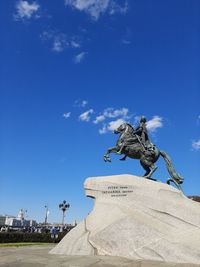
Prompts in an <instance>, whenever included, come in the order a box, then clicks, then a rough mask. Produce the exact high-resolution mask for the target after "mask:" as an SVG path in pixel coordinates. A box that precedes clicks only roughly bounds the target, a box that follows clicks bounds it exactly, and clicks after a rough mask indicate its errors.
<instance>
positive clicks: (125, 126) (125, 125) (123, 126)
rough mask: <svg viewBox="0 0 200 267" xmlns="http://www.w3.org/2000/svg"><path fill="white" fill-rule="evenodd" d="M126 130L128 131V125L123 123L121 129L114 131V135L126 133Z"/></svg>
mask: <svg viewBox="0 0 200 267" xmlns="http://www.w3.org/2000/svg"><path fill="white" fill-rule="evenodd" d="M126 129H127V123H122V124H121V125H120V126H119V127H117V128H116V129H115V130H114V133H115V134H119V133H122V132H123V131H125V130H126Z"/></svg>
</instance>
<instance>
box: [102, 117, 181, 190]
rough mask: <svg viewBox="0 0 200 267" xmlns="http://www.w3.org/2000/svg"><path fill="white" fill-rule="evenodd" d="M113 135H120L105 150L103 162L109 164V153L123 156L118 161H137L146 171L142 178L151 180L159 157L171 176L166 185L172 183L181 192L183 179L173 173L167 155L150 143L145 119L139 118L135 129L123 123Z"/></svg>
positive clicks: (173, 170)
mask: <svg viewBox="0 0 200 267" xmlns="http://www.w3.org/2000/svg"><path fill="white" fill-rule="evenodd" d="M114 133H115V134H120V136H119V139H118V141H117V143H116V146H115V147H112V148H109V149H108V150H107V152H106V154H105V155H104V161H107V162H111V159H110V156H109V154H110V153H116V154H124V157H123V158H121V159H120V160H125V159H126V157H129V158H132V159H139V160H140V164H141V165H142V167H143V168H144V169H145V171H146V173H145V174H144V177H145V178H148V179H151V176H152V174H153V173H154V172H155V170H156V169H157V167H156V166H155V165H154V163H155V162H156V161H157V160H158V158H159V156H160V155H161V156H162V157H163V158H164V160H165V163H166V165H167V170H168V172H169V174H170V176H171V178H169V179H168V180H167V183H168V184H170V182H173V183H174V184H175V185H176V186H177V187H178V188H179V189H180V190H181V184H182V183H183V178H182V177H181V176H180V175H179V174H178V173H177V172H176V171H175V169H174V167H173V166H172V163H171V160H170V157H169V156H168V155H167V153H165V152H164V151H162V150H159V149H158V148H157V147H156V146H155V145H154V144H152V143H151V142H150V139H149V136H148V132H147V128H146V118H145V117H141V119H140V124H139V126H138V127H137V128H136V129H134V127H133V126H132V125H131V124H130V123H123V124H122V125H120V126H119V127H118V128H117V129H115V130H114Z"/></svg>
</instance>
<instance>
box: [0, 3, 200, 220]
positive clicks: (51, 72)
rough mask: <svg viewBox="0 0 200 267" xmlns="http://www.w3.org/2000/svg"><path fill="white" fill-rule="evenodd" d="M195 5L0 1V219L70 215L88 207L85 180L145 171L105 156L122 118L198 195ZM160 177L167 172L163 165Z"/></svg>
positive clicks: (199, 79) (199, 39)
mask: <svg viewBox="0 0 200 267" xmlns="http://www.w3.org/2000/svg"><path fill="white" fill-rule="evenodd" d="M199 11H200V2H199V0H193V1H189V0H180V1H179V0H175V1H174V0H173V1H172V0H168V1H160V0H148V1H144V0H140V1H139V0H133V1H132V0H131V1H130V0H127V1H117V0H101V1H100V0H98V1H97V0H96V1H94V0H66V1H64V0H60V1H56V3H55V1H53V0H49V1H44V0H37V1H29V0H27V1H25V0H20V1H18V0H17V1H16V0H12V1H1V3H0V12H1V25H4V26H3V27H1V29H0V33H1V36H3V38H2V41H1V43H0V53H1V65H0V66H1V67H0V73H1V74H0V75H1V79H0V88H1V98H0V99H1V100H0V101H1V102H0V114H1V116H0V122H1V138H0V142H1V152H0V162H1V163H0V164H1V167H0V182H1V187H0V214H4V213H6V214H17V212H18V210H19V209H20V208H25V209H27V210H28V213H27V215H28V218H35V219H37V220H39V221H44V214H45V209H44V205H45V204H46V203H48V206H49V210H50V214H49V218H48V219H49V221H50V222H59V221H61V212H60V211H59V209H58V204H59V203H60V202H61V201H63V200H64V199H65V200H66V201H67V202H69V203H70V204H71V208H70V209H69V211H68V214H67V217H66V221H67V222H73V221H74V220H75V219H76V220H78V221H80V220H81V219H82V218H83V217H84V216H86V215H87V213H88V212H89V211H90V210H91V208H92V205H93V203H92V200H91V199H87V198H86V197H85V195H84V190H83V182H84V180H85V179H86V178H87V177H89V176H90V177H91V176H101V175H112V174H122V173H130V174H135V175H142V174H143V170H142V168H141V167H140V164H139V161H136V160H135V161H134V160H130V159H129V160H127V161H126V162H120V161H119V160H118V159H119V157H118V156H115V155H113V156H112V164H109V163H105V162H104V161H103V154H104V153H105V151H106V149H107V148H108V147H111V146H113V145H114V144H115V142H116V138H117V137H116V136H115V135H114V134H113V133H112V130H113V129H114V127H115V126H116V125H118V124H119V123H120V122H122V121H130V122H131V123H132V124H134V125H137V120H138V116H141V115H145V116H146V117H147V119H148V128H149V133H150V137H151V140H152V142H153V143H155V144H156V145H157V146H158V147H159V148H160V149H162V150H165V151H166V152H167V153H168V154H169V155H170V157H171V158H172V161H173V164H174V166H175V168H176V169H177V171H178V172H180V173H181V175H182V176H183V177H184V178H185V182H184V185H183V189H184V192H185V194H187V195H189V194H190V195H191V194H192V195H199V194H200V170H199V161H200V160H199V156H200V154H199V153H200V110H199V99H200V90H199V86H200V76H199V70H200V49H199V47H200V35H199V32H200V18H199ZM157 165H158V167H159V168H158V170H157V171H156V173H155V175H154V177H155V178H158V179H160V180H162V181H163V182H164V181H166V179H167V178H168V177H169V175H168V173H167V170H166V167H165V164H164V161H163V160H162V159H160V160H159V162H158V163H157Z"/></svg>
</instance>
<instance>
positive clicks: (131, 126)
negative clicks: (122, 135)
mask: <svg viewBox="0 0 200 267" xmlns="http://www.w3.org/2000/svg"><path fill="white" fill-rule="evenodd" d="M126 125H128V126H129V127H130V128H131V129H132V130H133V131H135V128H134V127H133V125H131V124H130V123H128V122H126Z"/></svg>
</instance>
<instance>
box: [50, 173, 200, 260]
mask: <svg viewBox="0 0 200 267" xmlns="http://www.w3.org/2000/svg"><path fill="white" fill-rule="evenodd" d="M84 188H85V192H86V195H87V196H89V197H92V198H94V199H95V203H94V209H93V210H92V212H91V213H90V214H89V215H88V216H87V218H86V219H85V220H83V221H82V222H81V223H80V224H79V225H78V226H77V227H75V228H74V229H73V230H71V231H70V232H69V234H67V235H66V236H65V237H64V238H63V240H61V242H60V243H59V244H58V245H57V246H56V247H55V248H54V249H53V250H51V252H50V253H52V254H66V255H110V256H121V257H127V258H130V259H146V260H158V261H166V262H183V263H199V264H200V204H199V203H197V202H194V201H192V200H190V199H188V198H187V197H185V196H184V195H183V194H182V193H181V192H180V191H179V190H177V189H176V188H174V187H172V186H169V185H167V184H164V183H160V182H154V181H151V180H148V179H144V178H142V177H137V176H132V175H125V174H124V175H115V176H106V177H95V178H88V179H87V180H86V181H85V183H84Z"/></svg>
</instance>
